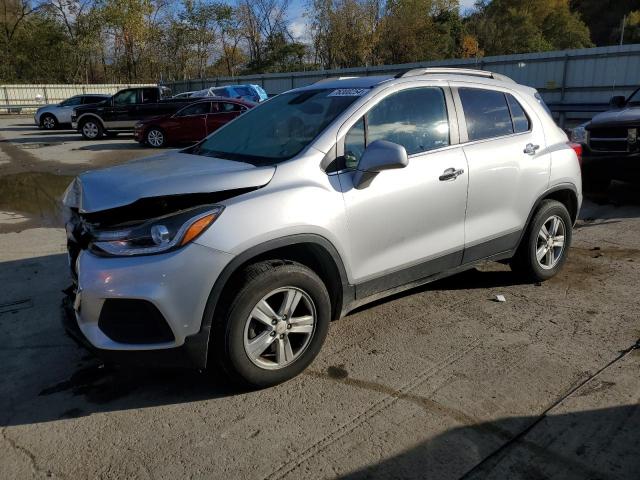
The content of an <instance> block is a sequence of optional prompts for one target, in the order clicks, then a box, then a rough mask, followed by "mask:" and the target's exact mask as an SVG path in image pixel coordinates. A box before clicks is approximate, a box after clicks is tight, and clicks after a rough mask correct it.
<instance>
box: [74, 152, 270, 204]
mask: <svg viewBox="0 0 640 480" xmlns="http://www.w3.org/2000/svg"><path fill="white" fill-rule="evenodd" d="M274 172H275V167H274V166H265V167H255V166H253V165H251V164H249V163H244V162H236V161H232V160H222V159H219V158H211V157H204V156H200V155H190V154H187V153H180V152H167V153H163V154H160V155H155V156H153V157H147V158H144V159H141V160H135V161H133V162H130V163H126V164H124V165H118V166H116V167H111V168H105V169H102V170H93V171H89V172H85V173H82V174H80V175H79V176H78V177H77V178H76V179H75V180H74V184H72V186H70V188H69V189H68V191H67V194H66V195H65V204H67V205H68V206H75V207H77V208H78V209H79V211H80V212H81V213H93V212H98V211H101V210H108V209H111V208H116V207H122V206H125V205H129V204H131V203H133V202H135V201H137V200H140V199H142V198H151V197H159V196H169V195H180V194H189V193H215V192H221V191H225V190H234V189H239V188H256V187H262V186H263V185H266V184H267V183H269V181H270V180H271V178H272V177H273V174H274Z"/></svg>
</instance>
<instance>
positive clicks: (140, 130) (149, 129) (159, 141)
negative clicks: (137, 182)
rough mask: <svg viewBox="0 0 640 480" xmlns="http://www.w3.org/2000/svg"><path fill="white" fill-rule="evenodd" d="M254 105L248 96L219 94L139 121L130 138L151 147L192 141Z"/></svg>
mask: <svg viewBox="0 0 640 480" xmlns="http://www.w3.org/2000/svg"><path fill="white" fill-rule="evenodd" d="M255 105H257V104H256V103H253V102H249V101H247V100H241V99H231V98H222V97H212V98H207V99H206V100H204V99H203V100H199V101H197V102H194V103H191V104H189V105H187V106H186V107H184V108H182V109H180V110H178V111H177V112H176V113H173V114H171V115H164V116H161V117H153V118H149V119H147V120H142V121H141V122H138V123H137V124H136V125H135V127H134V132H133V138H134V139H135V140H136V141H138V142H140V143H141V144H143V145H149V146H151V147H154V148H160V147H164V146H166V145H175V144H180V143H195V142H198V141H200V140H202V139H203V138H204V137H206V136H207V135H209V134H210V133H211V132H214V131H215V130H217V129H218V128H220V127H221V126H223V125H224V124H225V123H228V122H230V121H231V120H233V119H234V118H236V117H237V116H238V115H240V114H242V113H243V112H245V111H247V110H248V109H250V108H253V107H254V106H255Z"/></svg>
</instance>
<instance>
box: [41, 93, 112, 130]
mask: <svg viewBox="0 0 640 480" xmlns="http://www.w3.org/2000/svg"><path fill="white" fill-rule="evenodd" d="M110 97H111V95H102V94H97V93H96V94H83V95H75V96H73V97H70V98H67V99H66V100H65V101H63V102H61V103H56V104H51V105H45V106H43V107H40V108H38V110H36V113H35V115H34V116H33V121H34V123H35V124H36V125H37V126H38V127H40V128H44V129H45V130H53V129H56V128H60V127H63V126H68V127H70V126H71V114H72V113H73V109H74V108H75V107H77V106H80V105H91V104H94V103H100V102H102V101H103V100H106V99H108V98H110Z"/></svg>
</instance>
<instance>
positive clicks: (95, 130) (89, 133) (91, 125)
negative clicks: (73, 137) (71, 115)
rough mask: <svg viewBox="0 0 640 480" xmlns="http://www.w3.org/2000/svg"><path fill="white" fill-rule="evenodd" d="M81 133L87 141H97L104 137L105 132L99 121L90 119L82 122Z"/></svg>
mask: <svg viewBox="0 0 640 480" xmlns="http://www.w3.org/2000/svg"><path fill="white" fill-rule="evenodd" d="M80 133H82V136H83V137H84V138H85V139H86V140H96V139H98V138H101V137H102V135H103V133H104V130H103V128H102V125H101V124H100V122H99V121H97V120H93V119H91V118H90V119H87V120H84V121H83V122H82V124H81V125H80Z"/></svg>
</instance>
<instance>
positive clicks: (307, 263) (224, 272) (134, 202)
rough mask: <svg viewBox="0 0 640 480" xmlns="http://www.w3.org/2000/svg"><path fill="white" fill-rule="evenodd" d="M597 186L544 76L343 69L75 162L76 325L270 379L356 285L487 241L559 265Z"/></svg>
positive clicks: (494, 256) (377, 284)
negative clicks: (194, 128) (200, 134)
mask: <svg viewBox="0 0 640 480" xmlns="http://www.w3.org/2000/svg"><path fill="white" fill-rule="evenodd" d="M576 148H579V146H578V147H576ZM581 201H582V194H581V183H580V165H579V159H578V156H577V154H576V150H574V147H573V146H572V145H571V144H570V143H568V140H567V137H566V135H565V134H564V133H563V132H562V131H561V130H560V129H559V128H558V127H557V126H556V125H555V123H554V121H553V120H552V118H551V117H550V115H549V113H548V111H547V110H546V107H545V106H544V104H543V103H542V100H541V99H540V97H539V96H538V94H537V93H536V91H535V90H534V89H532V88H528V87H525V86H522V85H518V84H516V83H514V82H513V81H511V80H510V79H508V78H506V77H503V76H501V75H497V74H492V73H490V72H482V71H475V70H455V69H419V70H411V71H408V72H405V73H403V74H400V75H397V76H395V77H388V76H385V77H365V78H344V79H328V80H324V81H322V82H318V83H316V84H314V85H311V86H307V87H304V88H298V89H295V90H291V91H289V92H286V93H283V94H281V95H278V96H277V97H274V98H272V99H270V100H269V101H267V102H265V103H263V104H261V105H260V106H259V107H256V108H255V109H253V110H250V111H249V112H247V113H246V114H244V115H242V116H240V117H238V118H237V119H236V120H234V121H233V122H231V123H229V124H227V125H226V126H225V127H223V128H221V129H220V130H218V131H217V132H215V133H213V134H212V135H210V136H208V137H207V138H205V139H204V140H203V141H201V142H200V143H198V144H196V145H195V146H193V147H190V148H188V149H186V150H182V151H180V152H167V153H164V154H162V155H158V156H155V157H152V158H147V159H144V160H139V161H134V162H131V163H129V164H126V165H122V166H117V167H113V168H108V169H105V170H97V171H91V172H87V173H84V174H82V175H80V176H79V177H78V178H76V179H75V180H74V181H73V183H72V184H71V185H70V186H69V188H68V190H67V192H66V194H65V198H64V204H65V206H66V208H65V211H66V214H67V223H66V228H67V232H68V240H69V242H68V244H69V255H70V265H71V268H72V275H73V278H74V279H75V288H74V289H72V290H73V292H72V293H71V296H72V299H73V302H69V304H71V303H73V309H72V308H71V307H69V309H68V311H69V312H70V315H69V316H67V327H68V330H69V331H70V332H72V333H74V335H75V336H76V337H77V338H79V339H81V340H82V341H84V342H85V344H87V345H89V346H90V347H91V348H93V349H95V350H97V351H98V352H99V353H100V354H101V355H102V356H103V357H106V358H108V359H113V360H117V361H123V360H125V361H128V360H130V359H128V358H126V357H136V358H137V359H141V360H142V361H143V362H149V361H151V362H154V363H156V362H161V361H162V362H165V361H168V362H170V363H171V364H176V363H181V364H182V363H188V364H190V365H194V366H196V367H199V368H204V367H210V368H218V367H221V368H223V369H224V370H225V371H226V372H227V374H228V375H229V376H230V377H231V378H233V379H236V380H238V381H241V382H242V383H244V384H247V385H249V386H253V387H264V386H268V385H273V384H276V383H278V382H282V381H284V380H287V379H289V378H291V377H293V376H295V375H297V374H298V373H300V372H301V371H302V370H304V369H305V367H307V366H308V365H309V364H310V363H311V361H312V360H313V359H314V357H315V356H316V355H317V354H318V352H319V351H320V348H321V346H322V344H323V342H324V340H325V337H326V335H327V331H328V328H329V323H330V321H331V320H334V319H337V318H340V317H342V316H344V315H345V314H347V313H348V312H349V311H350V310H353V309H354V308H356V307H357V306H359V305H362V304H365V303H367V302H370V301H372V300H375V299H378V298H381V297H384V296H387V295H390V294H393V293H395V292H398V291H401V290H404V289H407V288H409V287H413V286H416V285H420V284H424V283H427V282H430V281H433V280H435V279H438V278H442V277H444V276H446V275H450V274H452V273H456V272H460V271H462V270H465V269H468V268H471V267H472V266H474V265H475V264H477V263H478V262H479V261H483V260H503V261H505V260H508V261H509V262H510V264H511V266H512V267H513V269H514V270H515V271H516V272H517V273H519V274H521V275H524V276H526V277H527V278H529V279H531V280H532V281H542V280H546V279H548V278H550V277H552V276H553V275H555V274H556V273H557V272H558V270H559V269H560V268H562V265H563V264H564V262H565V260H566V257H567V252H568V249H569V245H570V243H571V232H572V225H573V224H574V222H575V220H576V217H577V215H578V210H579V208H580V204H581Z"/></svg>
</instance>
